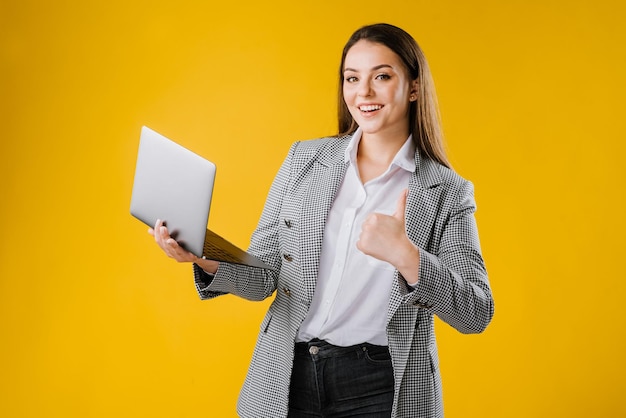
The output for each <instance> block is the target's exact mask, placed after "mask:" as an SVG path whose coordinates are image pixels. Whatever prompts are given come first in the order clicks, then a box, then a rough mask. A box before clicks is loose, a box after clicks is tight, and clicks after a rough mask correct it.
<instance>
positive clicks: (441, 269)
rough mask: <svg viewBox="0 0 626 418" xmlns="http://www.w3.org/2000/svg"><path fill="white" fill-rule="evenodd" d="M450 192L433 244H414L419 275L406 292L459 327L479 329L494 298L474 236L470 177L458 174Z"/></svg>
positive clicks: (490, 311) (488, 318)
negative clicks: (457, 184)
mask: <svg viewBox="0 0 626 418" xmlns="http://www.w3.org/2000/svg"><path fill="white" fill-rule="evenodd" d="M455 195H456V197H455V199H454V204H453V205H452V208H451V209H450V210H449V212H448V213H446V214H442V215H441V216H442V217H443V218H444V219H445V221H444V222H443V223H442V227H441V228H440V231H437V230H436V231H435V234H437V235H438V237H439V239H438V240H437V241H438V245H436V246H434V247H433V248H430V250H431V251H432V252H428V251H426V250H424V249H421V248H420V261H419V281H418V283H417V285H416V286H415V287H414V289H415V290H414V291H413V292H410V293H409V294H408V295H407V296H406V297H407V302H409V303H414V304H415V305H418V306H420V307H422V308H426V309H428V310H429V311H431V312H432V313H434V314H436V315H437V316H439V318H441V319H442V320H443V321H444V322H446V323H448V324H449V325H451V326H453V327H454V328H456V329H457V330H458V331H460V332H462V333H479V332H482V331H483V330H484V329H485V328H486V327H487V325H488V324H489V322H490V321H491V318H492V317H493V313H494V304H493V297H492V294H491V289H490V286H489V280H488V277H487V271H486V269H485V264H484V261H483V257H482V254H481V249H480V243H479V240H478V230H477V227H476V220H475V218H474V212H475V210H476V204H475V201H474V187H473V185H472V183H470V182H469V181H466V180H464V181H463V182H462V184H461V185H460V187H458V188H457V193H455ZM437 229H439V228H437ZM435 239H436V238H435Z"/></svg>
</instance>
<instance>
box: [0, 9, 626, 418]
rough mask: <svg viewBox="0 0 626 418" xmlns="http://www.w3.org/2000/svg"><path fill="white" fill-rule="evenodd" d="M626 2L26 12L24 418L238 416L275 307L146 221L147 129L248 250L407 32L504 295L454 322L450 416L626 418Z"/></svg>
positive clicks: (12, 262) (18, 350)
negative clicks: (371, 28) (343, 74)
mask: <svg viewBox="0 0 626 418" xmlns="http://www.w3.org/2000/svg"><path fill="white" fill-rule="evenodd" d="M621 4H622V2H619V1H607V0H580V1H565V0H563V1H557V0H547V1H546V0H534V1H521V0H516V1H495V0H487V1H480V2H465V1H452V0H440V1H422V0H418V1H408V0H407V1H404V2H393V1H392V2H380V1H371V0H362V1H359V2H341V1H326V0H316V1H303V2H298V3H296V2H292V1H286V0H284V1H278V2H259V1H245V0H243V1H234V2H219V3H217V4H211V2H203V1H185V0H182V1H175V2H173V1H128V0H126V1H120V0H107V1H103V0H102V1H57V2H52V1H50V2H44V1H32V0H22V1H10V0H4V1H2V2H1V3H0V88H1V90H0V98H1V100H0V132H1V133H0V138H1V144H0V155H1V157H2V160H1V163H0V179H1V180H0V181H1V183H0V184H1V186H2V187H1V189H0V193H1V194H0V196H1V197H0V222H1V224H2V234H1V237H0V415H1V416H5V417H68V416H76V417H111V416H117V417H198V416H211V417H231V416H235V413H234V406H235V402H236V397H237V393H238V391H239V388H240V386H241V383H242V380H243V378H244V374H245V371H246V369H247V366H248V361H249V358H250V354H251V351H252V347H253V344H254V341H255V339H256V332H257V329H258V325H259V322H260V320H261V318H262V315H263V313H264V311H265V310H266V308H267V306H268V303H269V301H267V302H263V303H251V302H246V301H243V300H239V299H237V298H235V297H232V296H226V297H222V298H219V299H218V300H213V301H210V302H201V301H200V300H199V299H198V297H197V295H196V293H195V290H194V287H193V284H192V278H191V271H190V268H189V266H181V265H178V264H176V263H174V262H173V261H171V260H169V259H167V258H165V257H164V256H162V255H161V254H160V253H159V251H158V250H157V248H156V246H155V245H153V243H152V242H151V238H150V237H149V235H148V234H147V232H146V230H147V228H146V227H145V226H144V225H143V224H141V223H140V222H139V221H137V220H135V219H134V218H132V217H131V216H130V214H129V213H128V207H129V201H130V192H131V186H132V178H133V172H134V161H135V157H136V151H137V145H138V136H139V131H140V127H141V125H143V124H146V125H148V126H150V127H152V128H153V129H156V130H158V131H161V132H162V133H164V134H166V135H168V136H171V137H172V138H174V139H176V140H178V142H180V143H182V144H183V145H185V146H187V147H189V148H191V149H193V150H194V151H196V152H198V153H199V154H201V155H204V156H206V157H209V158H211V159H212V160H214V161H216V162H217V165H218V167H219V168H218V177H217V184H216V188H217V189H216V193H215V195H214V207H213V210H212V212H211V219H210V225H211V226H212V228H213V229H215V230H217V231H218V232H221V233H223V234H225V235H228V236H229V237H230V238H232V240H233V241H234V242H236V243H238V244H240V245H243V246H246V245H247V244H248V239H249V236H250V233H251V231H252V230H253V228H254V226H255V225H256V222H257V219H258V216H259V213H260V211H261V208H262V205H263V202H264V198H265V194H266V192H267V189H268V187H269V184H270V182H271V180H272V178H273V176H274V174H275V172H276V170H277V169H278V166H279V164H280V162H281V161H282V159H283V158H284V156H285V154H286V152H287V149H288V146H289V144H291V143H292V142H293V141H295V140H301V139H308V138H314V137H319V136H323V135H326V134H333V133H335V108H336V106H335V91H336V87H337V84H336V83H337V79H336V78H337V66H338V63H339V58H340V52H341V48H342V46H343V44H344V43H345V41H346V40H347V38H348V37H349V35H350V34H351V33H352V32H353V31H354V30H355V29H356V28H358V27H359V26H361V25H363V24H367V23H374V22H378V21H386V22H389V23H393V24H396V25H399V26H401V27H403V28H405V29H406V30H407V31H409V32H410V33H411V34H413V35H414V37H415V38H416V39H417V40H418V42H419V43H420V45H421V46H422V48H423V49H424V50H425V52H426V55H427V57H428V58H429V61H430V64H431V66H432V70H433V73H434V78H435V82H436V85H437V88H438V93H439V99H440V102H441V110H442V114H443V121H444V129H445V132H446V134H447V144H448V148H449V152H450V156H451V159H452V162H453V164H454V166H455V168H456V169H457V171H458V172H459V173H460V174H462V175H463V176H464V177H466V178H469V179H471V180H472V181H473V182H474V183H475V185H476V198H477V201H478V207H479V210H478V212H477V218H478V223H479V229H480V233H481V241H482V245H483V250H484V255H485V258H486V261H487V267H488V270H489V273H490V279H491V283H492V288H493V292H494V295H495V300H496V315H495V317H494V320H493V323H492V324H491V326H490V327H489V328H488V329H487V331H486V332H485V333H484V334H482V335H478V336H475V335H473V336H464V335H460V334H458V333H456V332H455V331H453V330H451V329H450V328H449V327H448V326H446V325H444V324H443V323H441V322H439V321H438V322H437V332H438V341H439V346H440V356H441V368H442V373H443V384H444V401H445V410H446V414H447V416H448V417H485V418H486V417H616V416H624V415H625V414H626V404H625V403H624V401H623V392H624V387H625V384H626V377H625V376H626V362H625V360H624V353H625V352H626V344H625V342H624V331H625V325H626V315H625V314H624V309H625V308H624V305H625V304H624V299H625V296H626V292H625V287H626V284H625V283H626V280H625V279H626V273H625V272H624V271H625V269H624V264H623V262H624V261H623V260H624V236H625V234H626V225H625V223H626V221H625V219H626V216H625V215H626V213H625V210H624V203H625V199H624V191H625V188H624V184H623V182H624V180H625V174H626V173H625V169H624V166H625V165H626V164H625V161H624V159H625V157H626V155H625V153H624V150H625V146H624V131H625V129H624V128H625V126H624V120H625V119H624V116H623V113H624V99H625V98H626V94H625V82H624V74H625V73H626V60H625V57H626V54H625V48H624V44H625V42H626V36H625V35H626V30H625V29H624V18H625V17H626V16H625V13H624V8H623V6H621Z"/></svg>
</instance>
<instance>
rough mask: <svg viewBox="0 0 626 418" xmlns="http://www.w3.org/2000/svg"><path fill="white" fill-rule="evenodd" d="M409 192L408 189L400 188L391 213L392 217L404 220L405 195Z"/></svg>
mask: <svg viewBox="0 0 626 418" xmlns="http://www.w3.org/2000/svg"><path fill="white" fill-rule="evenodd" d="M408 194H409V189H404V190H402V193H400V198H398V203H397V206H396V211H395V212H394V214H393V217H394V218H396V219H399V220H401V221H402V222H404V212H405V211H406V197H407V195H408Z"/></svg>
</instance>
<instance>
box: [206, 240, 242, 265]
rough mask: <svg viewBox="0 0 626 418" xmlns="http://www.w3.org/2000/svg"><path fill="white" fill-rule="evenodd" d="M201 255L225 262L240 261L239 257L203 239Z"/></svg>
mask: <svg viewBox="0 0 626 418" xmlns="http://www.w3.org/2000/svg"><path fill="white" fill-rule="evenodd" d="M202 255H203V256H204V257H206V258H208V259H209V260H216V261H224V262H227V263H240V262H241V261H240V260H239V259H237V258H236V257H233V256H232V255H230V254H228V253H227V252H226V251H224V250H222V249H220V248H216V247H215V246H213V245H211V243H210V242H209V241H204V249H203V250H202Z"/></svg>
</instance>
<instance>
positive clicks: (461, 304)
mask: <svg viewBox="0 0 626 418" xmlns="http://www.w3.org/2000/svg"><path fill="white" fill-rule="evenodd" d="M349 141H350V136H347V137H343V138H336V137H330V138H323V139H318V140H312V141H303V142H297V143H295V144H293V145H292V147H291V149H290V151H289V155H288V156H287V158H286V159H285V161H284V163H283V165H282V166H281V168H280V170H279V172H278V174H277V176H276V178H275V180H274V182H273V184H272V187H271V189H270V192H269V195H268V198H267V202H266V204H265V208H264V210H263V213H262V215H261V219H260V221H259V224H258V226H257V229H256V230H255V231H254V233H253V235H252V239H251V244H250V247H249V251H250V252H251V253H253V254H255V255H257V256H258V257H260V258H262V259H263V260H265V261H266V262H267V263H269V264H270V265H273V266H276V267H277V269H278V270H277V272H269V271H264V270H260V269H255V268H250V267H245V266H236V265H230V264H226V263H222V264H221V265H220V268H219V270H218V272H217V274H216V276H215V277H214V278H213V280H212V281H211V280H210V279H209V278H208V277H207V276H206V275H205V273H204V272H203V271H202V270H201V269H200V268H198V266H194V276H195V281H196V287H197V289H198V292H199V294H200V297H201V298H203V299H210V298H213V297H216V296H219V295H223V294H229V293H230V294H234V295H237V296H240V297H243V298H246V299H249V300H263V299H265V298H267V297H269V296H271V295H272V294H274V292H276V296H275V298H274V301H273V303H272V304H271V306H270V308H269V310H268V312H267V314H266V315H265V318H264V319H263V321H262V323H261V329H260V332H259V336H258V340H257V344H256V347H255V350H254V354H253V356H252V361H251V364H250V368H249V370H248V375H247V377H246V380H245V383H244V385H243V388H242V391H241V393H240V396H239V401H238V404H237V410H238V412H239V414H240V415H241V416H242V417H245V418H248V417H262V418H278V417H286V416H287V413H288V402H289V382H290V377H291V368H292V365H293V352H294V340H295V336H296V332H297V330H298V327H299V326H300V324H301V323H302V321H303V320H304V317H305V315H306V314H307V311H308V309H309V305H310V303H311V300H312V297H313V292H314V291H315V283H316V276H317V271H318V266H319V258H320V250H321V245H322V234H323V232H324V222H325V219H326V216H327V215H328V212H329V209H330V207H331V205H332V203H333V200H334V197H335V194H336V192H337V190H338V188H339V186H340V184H341V181H342V179H343V177H344V174H345V172H346V163H345V162H344V150H345V149H346V146H347V144H348V142H349ZM415 161H416V170H415V173H414V174H413V175H412V176H411V179H410V182H409V194H408V200H407V209H406V214H405V215H406V225H407V226H406V227H407V233H408V236H409V238H410V239H411V240H412V241H413V242H414V243H415V244H416V245H417V246H418V247H419V248H420V249H421V252H420V253H421V256H420V266H419V271H420V279H419V284H418V285H417V287H416V289H415V290H412V289H410V288H408V287H407V285H406V282H405V281H404V279H403V278H402V277H401V276H400V275H399V273H398V272H396V276H395V280H394V282H393V283H392V284H391V285H392V286H393V289H392V292H391V298H390V300H389V307H388V309H387V312H386V313H383V312H381V315H386V316H387V336H388V340H389V350H390V352H391V357H392V363H393V370H394V377H395V398H394V404H393V414H392V416H393V417H403V418H419V417H441V416H443V407H442V395H441V377H440V373H439V360H438V355H437V346H436V342H435V334H434V322H433V315H437V316H439V318H441V319H442V320H443V321H445V322H446V323H448V324H450V325H451V326H453V327H454V328H456V329H457V330H459V331H460V332H462V333H478V332H481V331H483V330H484V329H485V327H486V326H487V325H488V324H489V322H490V320H491V318H492V316H493V299H492V295H491V290H490V288H489V281H488V279H487V273H486V271H485V266H484V263H483V259H482V256H481V250H480V245H479V241H478V235H477V230H476V222H475V219H474V215H473V213H474V211H475V203H474V197H473V186H472V184H471V183H470V182H468V181H466V180H464V179H462V178H461V177H459V176H458V175H457V174H455V173H454V172H453V171H451V170H449V169H447V168H445V167H443V166H441V165H439V164H437V163H435V162H433V161H432V160H430V159H426V158H424V157H421V156H420V155H417V154H416V156H415ZM205 283H210V284H209V285H208V286H207V285H206V284H205Z"/></svg>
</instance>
